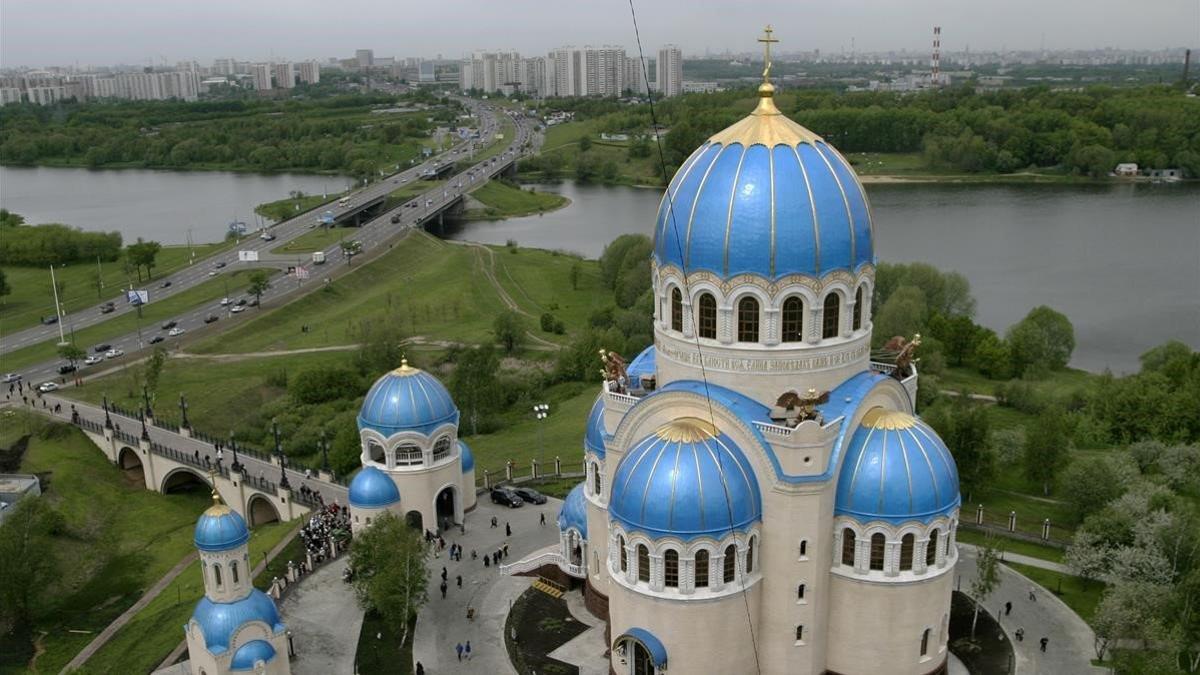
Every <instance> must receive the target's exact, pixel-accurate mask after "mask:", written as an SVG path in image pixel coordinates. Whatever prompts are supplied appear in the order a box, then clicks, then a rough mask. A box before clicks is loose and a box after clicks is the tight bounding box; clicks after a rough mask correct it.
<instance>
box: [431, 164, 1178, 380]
mask: <svg viewBox="0 0 1200 675" xmlns="http://www.w3.org/2000/svg"><path fill="white" fill-rule="evenodd" d="M538 187H539V189H543V190H546V191H550V192H557V193H560V194H562V195H564V196H566V197H569V198H570V199H571V204H570V206H568V207H567V208H564V209H561V210H559V211H555V212H553V213H548V214H544V215H541V216H530V217H527V218H515V219H511V220H507V221H497V222H482V221H481V222H472V223H467V224H465V225H463V226H461V227H459V228H457V229H456V230H454V231H452V232H451V234H450V236H451V237H453V238H456V239H470V240H473V241H480V242H484V243H493V244H503V243H505V242H506V241H507V240H509V239H514V240H516V241H517V242H518V243H520V244H524V245H533V246H539V247H542V248H550V249H563V250H568V251H575V252H578V253H582V254H584V255H586V256H589V257H596V256H599V255H600V253H601V252H602V251H603V249H604V245H605V244H606V243H608V242H609V241H611V240H612V239H613V238H615V237H617V236H618V235H621V234H626V233H645V234H650V232H651V231H652V229H653V226H654V217H655V213H656V212H657V209H658V203H659V199H660V198H661V196H662V192H661V191H660V190H649V189H636V188H628V187H611V186H592V185H580V184H576V183H574V182H571V181H566V182H562V183H557V184H552V185H542V186H538ZM868 193H869V196H870V199H871V208H872V213H873V216H874V219H875V230H876V238H877V239H878V241H877V243H876V255H877V256H878V258H879V259H880V260H881V261H887V262H912V261H923V262H928V263H931V264H933V265H934V266H936V267H939V268H941V269H946V270H958V271H960V272H962V273H963V274H964V275H966V277H967V278H968V279H969V280H970V282H971V290H972V292H973V293H974V295H975V298H976V299H977V300H978V303H979V304H978V311H977V313H976V320H978V321H979V322H980V323H982V324H983V325H985V326H988V327H989V328H992V329H994V330H996V331H998V332H1000V333H1001V334H1003V333H1004V331H1005V330H1006V329H1007V328H1008V326H1010V325H1012V324H1013V323H1015V322H1017V321H1019V320H1020V319H1021V318H1022V317H1023V316H1024V315H1025V314H1026V313H1027V312H1028V311H1029V310H1030V309H1031V308H1032V307H1034V306H1035V305H1040V304H1045V305H1049V306H1051V307H1053V308H1055V309H1057V310H1058V311H1061V312H1063V313H1064V314H1066V315H1067V316H1068V317H1069V318H1070V319H1071V322H1072V323H1073V324H1074V326H1075V341H1076V347H1075V352H1074V355H1073V357H1072V359H1071V364H1072V365H1073V366H1075V367H1077V368H1084V369H1087V370H1091V371H1101V370H1103V369H1105V368H1109V369H1112V370H1113V371H1114V372H1118V373H1122V372H1132V371H1136V370H1137V369H1138V360H1137V358H1138V355H1139V354H1141V353H1142V352H1144V351H1145V350H1147V349H1149V348H1150V347H1153V346H1155V345H1158V344H1161V343H1163V342H1165V341H1167V340H1170V339H1178V340H1182V341H1184V342H1186V343H1188V344H1190V345H1191V346H1192V347H1193V348H1200V186H1197V185H1194V184H1189V185H1152V184H1121V185H1085V186H1077V185H939V184H906V185H895V184H888V185H884V184H876V185H871V186H868Z"/></svg>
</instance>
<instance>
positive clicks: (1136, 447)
mask: <svg viewBox="0 0 1200 675" xmlns="http://www.w3.org/2000/svg"><path fill="white" fill-rule="evenodd" d="M1166 451H1167V446H1165V445H1163V444H1162V443H1160V442H1159V441H1155V440H1149V441H1138V442H1137V443H1134V444H1133V445H1130V446H1129V454H1130V456H1131V457H1133V461H1134V462H1136V463H1137V466H1138V470H1140V471H1141V472H1142V473H1150V471H1152V470H1153V469H1156V468H1158V459H1159V458H1160V457H1162V455H1163V453H1164V452H1166Z"/></svg>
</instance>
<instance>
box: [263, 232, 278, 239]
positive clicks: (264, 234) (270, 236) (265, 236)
mask: <svg viewBox="0 0 1200 675" xmlns="http://www.w3.org/2000/svg"><path fill="white" fill-rule="evenodd" d="M259 239H262V240H263V241H275V235H273V234H271V233H270V232H263V233H262V236H261V237H259Z"/></svg>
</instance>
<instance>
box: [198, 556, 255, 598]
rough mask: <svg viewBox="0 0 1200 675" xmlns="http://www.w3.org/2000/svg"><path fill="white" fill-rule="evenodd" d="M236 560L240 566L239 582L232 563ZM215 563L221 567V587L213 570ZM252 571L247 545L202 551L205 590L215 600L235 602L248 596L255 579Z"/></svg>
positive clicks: (238, 571)
mask: <svg viewBox="0 0 1200 675" xmlns="http://www.w3.org/2000/svg"><path fill="white" fill-rule="evenodd" d="M234 562H236V563H237V566H238V570H237V573H238V574H237V576H238V580H237V582H234V581H233V569H232V567H231V565H232V564H233V563H234ZM214 565H219V566H220V568H221V585H220V586H219V587H218V586H217V583H216V573H215V572H214V571H213V566H214ZM250 571H251V565H250V554H249V549H247V548H246V547H245V546H238V547H237V548H234V549H231V550H228V551H212V552H210V551H200V573H201V577H202V578H203V579H204V592H205V595H207V596H208V597H209V599H210V600H212V601H213V602H233V601H235V600H240V599H242V598H244V597H246V595H247V594H249V592H250V589H251V588H252V586H251V584H252V581H253V579H252V575H251V574H250Z"/></svg>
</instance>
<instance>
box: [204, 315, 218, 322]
mask: <svg viewBox="0 0 1200 675" xmlns="http://www.w3.org/2000/svg"><path fill="white" fill-rule="evenodd" d="M220 318H221V317H219V316H217V315H216V314H209V315H208V316H206V317H204V323H212V322H214V321H216V320H218V319H220Z"/></svg>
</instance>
